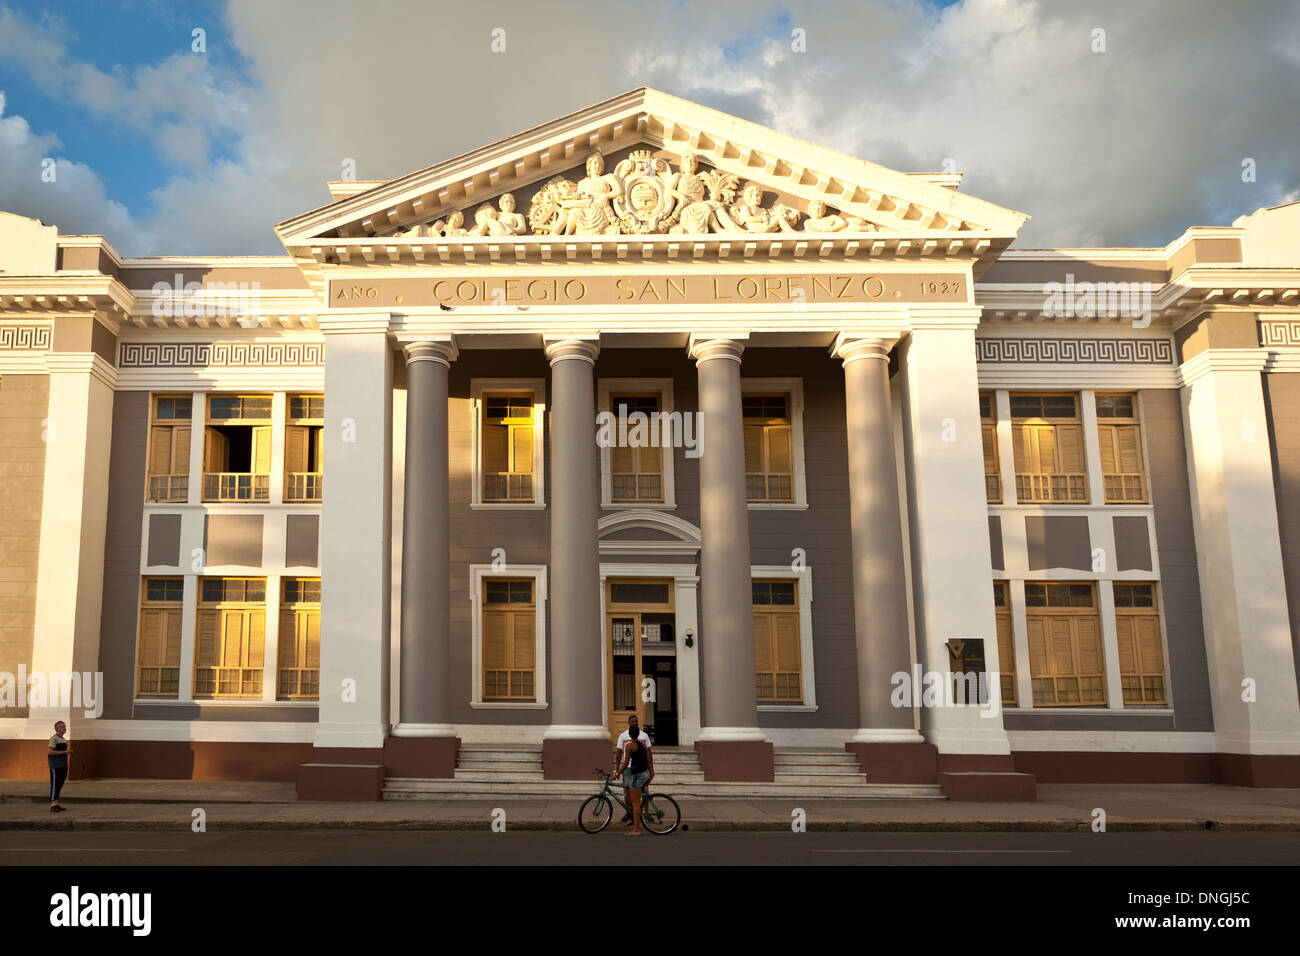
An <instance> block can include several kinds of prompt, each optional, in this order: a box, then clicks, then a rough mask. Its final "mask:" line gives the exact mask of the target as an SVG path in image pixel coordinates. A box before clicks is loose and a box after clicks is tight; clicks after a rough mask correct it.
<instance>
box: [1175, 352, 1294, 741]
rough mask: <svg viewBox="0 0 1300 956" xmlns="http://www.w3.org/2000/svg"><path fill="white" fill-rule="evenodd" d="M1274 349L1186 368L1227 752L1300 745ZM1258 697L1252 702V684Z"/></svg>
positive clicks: (1204, 581)
mask: <svg viewBox="0 0 1300 956" xmlns="http://www.w3.org/2000/svg"><path fill="white" fill-rule="evenodd" d="M1265 357H1266V353H1265V352H1264V351H1263V350H1259V349H1208V350H1207V351H1205V352H1202V353H1200V354H1199V355H1197V356H1195V357H1193V358H1191V359H1189V360H1188V361H1187V362H1185V363H1184V364H1183V365H1182V367H1181V368H1180V369H1179V371H1180V373H1181V375H1182V378H1183V382H1184V387H1183V389H1182V404H1183V424H1184V429H1185V431H1186V434H1187V448H1188V459H1187V469H1188V475H1189V478H1190V479H1191V489H1192V523H1193V526H1194V528H1195V531H1196V555H1197V570H1198V572H1199V576H1200V585H1201V609H1202V613H1203V615H1204V621H1205V636H1206V655H1207V659H1208V663H1209V672H1210V699H1211V704H1212V706H1213V709H1214V730H1215V734H1216V737H1217V741H1218V749H1219V751H1220V752H1221V753H1234V754H1297V753H1300V702H1298V701H1297V689H1296V668H1295V657H1294V651H1293V648H1292V643H1291V627H1290V621H1289V618H1288V614H1287V603H1286V583H1285V580H1284V578H1283V573H1282V551H1281V543H1280V537H1279V533H1278V519H1277V502H1276V498H1275V496H1274V495H1275V492H1274V487H1273V463H1272V455H1271V451H1270V447H1269V433H1268V419H1267V416H1266V410H1265V407H1264V393H1263V383H1262V380H1261V377H1260V373H1261V372H1262V370H1263V367H1264V362H1265ZM1244 683H1249V684H1250V685H1252V686H1253V698H1254V699H1253V700H1243V696H1244V695H1245V696H1249V695H1246V694H1245V691H1244V690H1243V684H1244Z"/></svg>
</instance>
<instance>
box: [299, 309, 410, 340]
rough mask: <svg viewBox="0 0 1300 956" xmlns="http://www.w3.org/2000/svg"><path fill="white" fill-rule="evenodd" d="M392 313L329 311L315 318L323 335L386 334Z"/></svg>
mask: <svg viewBox="0 0 1300 956" xmlns="http://www.w3.org/2000/svg"><path fill="white" fill-rule="evenodd" d="M392 318H393V316H392V313H390V312H373V311H370V310H367V309H329V310H326V311H324V312H322V313H320V315H318V316H317V317H316V325H317V326H318V327H319V328H320V330H321V332H323V333H324V334H325V335H339V334H349V333H350V334H354V335H355V334H359V333H364V332H387V331H388V329H389V325H390V324H391V322H392Z"/></svg>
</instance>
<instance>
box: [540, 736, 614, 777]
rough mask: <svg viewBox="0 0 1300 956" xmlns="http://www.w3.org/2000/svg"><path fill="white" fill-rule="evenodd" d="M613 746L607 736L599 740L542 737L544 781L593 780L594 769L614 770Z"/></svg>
mask: <svg viewBox="0 0 1300 956" xmlns="http://www.w3.org/2000/svg"><path fill="white" fill-rule="evenodd" d="M613 754H614V745H613V743H611V742H610V739H609V734H603V735H602V736H601V737H599V738H596V737H568V736H564V737H543V738H542V778H543V779H544V780H588V781H590V780H594V779H595V778H596V775H595V773H594V771H595V769H596V768H597V767H600V768H602V769H605V770H613V769H614V767H615V766H616V765H615V764H613V763H611V760H612V758H613Z"/></svg>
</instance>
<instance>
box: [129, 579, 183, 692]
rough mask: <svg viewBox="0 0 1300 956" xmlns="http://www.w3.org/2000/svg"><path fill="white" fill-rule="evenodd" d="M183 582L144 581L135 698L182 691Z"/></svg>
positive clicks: (166, 580)
mask: <svg viewBox="0 0 1300 956" xmlns="http://www.w3.org/2000/svg"><path fill="white" fill-rule="evenodd" d="M184 591H185V587H184V580H183V579H182V578H145V579H144V601H143V602H142V604H141V607H140V646H139V650H138V651H137V653H136V662H135V663H136V685H135V686H136V696H137V697H171V698H175V697H176V696H177V694H178V693H179V691H180V680H181V609H182V598H183V595H184Z"/></svg>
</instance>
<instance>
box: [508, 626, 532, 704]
mask: <svg viewBox="0 0 1300 956" xmlns="http://www.w3.org/2000/svg"><path fill="white" fill-rule="evenodd" d="M511 618H512V621H511V624H512V630H513V632H514V633H513V638H514V640H513V641H512V644H513V650H514V654H513V659H512V660H511V661H510V667H511V675H510V678H511V679H510V696H511V697H533V696H535V690H534V686H533V674H534V669H535V667H536V650H535V648H534V646H533V644H534V641H533V634H534V620H533V615H532V614H531V613H529V612H527V611H516V612H514V613H513V614H512V615H511Z"/></svg>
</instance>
